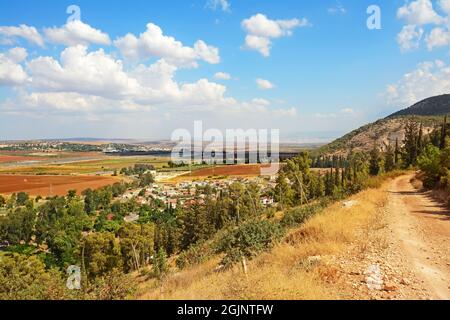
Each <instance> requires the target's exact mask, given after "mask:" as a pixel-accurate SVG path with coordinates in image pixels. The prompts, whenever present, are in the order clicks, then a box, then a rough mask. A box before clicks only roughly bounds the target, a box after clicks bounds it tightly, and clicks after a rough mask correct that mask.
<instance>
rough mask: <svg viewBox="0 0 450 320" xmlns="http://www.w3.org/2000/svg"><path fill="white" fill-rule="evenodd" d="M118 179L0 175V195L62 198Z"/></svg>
mask: <svg viewBox="0 0 450 320" xmlns="http://www.w3.org/2000/svg"><path fill="white" fill-rule="evenodd" d="M117 181H118V179H115V178H110V177H100V176H93V175H92V176H39V175H0V194H12V193H14V192H15V193H17V192H21V191H23V192H27V193H29V194H30V195H33V196H37V195H40V196H43V197H46V196H56V195H58V196H62V195H66V194H67V192H68V191H69V190H76V191H77V192H78V193H80V192H82V191H84V190H86V189H88V188H91V189H98V188H101V187H104V186H107V185H110V184H113V183H115V182H117Z"/></svg>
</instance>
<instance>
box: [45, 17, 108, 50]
mask: <svg viewBox="0 0 450 320" xmlns="http://www.w3.org/2000/svg"><path fill="white" fill-rule="evenodd" d="M44 34H45V36H46V38H47V39H48V40H49V41H50V42H52V43H57V44H63V45H66V46H75V45H77V44H81V45H88V44H90V43H94V44H100V45H109V44H110V43H111V40H110V38H109V35H108V34H106V33H104V32H102V31H101V30H98V29H94V28H92V27H91V26H90V25H88V24H85V23H83V22H81V21H80V20H73V21H70V22H68V23H67V24H65V25H64V26H62V27H60V28H57V27H53V28H45V29H44Z"/></svg>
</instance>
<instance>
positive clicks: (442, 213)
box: [386, 175, 450, 300]
mask: <svg viewBox="0 0 450 320" xmlns="http://www.w3.org/2000/svg"><path fill="white" fill-rule="evenodd" d="M412 177H413V175H406V176H401V177H398V178H396V179H394V180H393V181H392V182H390V183H389V185H388V187H387V191H388V203H387V207H386V210H387V213H388V214H387V223H388V227H389V229H390V230H391V233H390V234H391V236H392V237H393V238H392V239H390V241H393V242H397V243H399V247H400V251H401V252H398V253H399V255H401V259H402V260H403V259H404V260H405V261H404V262H405V264H406V265H408V266H410V268H411V270H410V271H411V272H412V273H413V274H415V276H416V277H417V279H419V280H420V281H421V285H422V286H423V288H424V290H426V292H427V295H428V296H429V298H430V299H446V300H449V299H450V212H449V211H448V210H447V209H446V208H445V207H444V206H442V205H440V204H439V203H438V202H436V201H435V200H433V199H432V198H431V197H430V195H429V193H427V192H421V191H417V190H416V189H414V187H413V186H412V185H411V183H410V180H411V178H412Z"/></svg>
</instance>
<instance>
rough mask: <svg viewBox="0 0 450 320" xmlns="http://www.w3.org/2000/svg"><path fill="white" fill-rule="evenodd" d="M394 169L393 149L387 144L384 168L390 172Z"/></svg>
mask: <svg viewBox="0 0 450 320" xmlns="http://www.w3.org/2000/svg"><path fill="white" fill-rule="evenodd" d="M394 169H395V151H394V150H392V147H391V146H390V145H389V146H388V147H387V149H386V152H385V154H384V170H385V171H386V172H391V171H393V170H394Z"/></svg>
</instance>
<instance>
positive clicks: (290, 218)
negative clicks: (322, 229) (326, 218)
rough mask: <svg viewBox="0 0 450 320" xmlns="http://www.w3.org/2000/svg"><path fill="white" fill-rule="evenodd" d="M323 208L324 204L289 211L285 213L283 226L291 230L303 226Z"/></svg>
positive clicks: (282, 220)
mask: <svg viewBox="0 0 450 320" xmlns="http://www.w3.org/2000/svg"><path fill="white" fill-rule="evenodd" d="M323 208H324V205H323V204H322V203H319V204H309V205H304V206H301V207H296V208H293V209H289V210H288V211H287V212H286V213H285V215H284V217H283V219H281V225H282V226H283V227H286V228H291V227H294V226H296V225H299V224H302V223H304V222H305V221H306V220H307V219H309V218H310V217H311V216H313V215H314V214H316V213H317V212H319V211H320V210H322V209H323Z"/></svg>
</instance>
